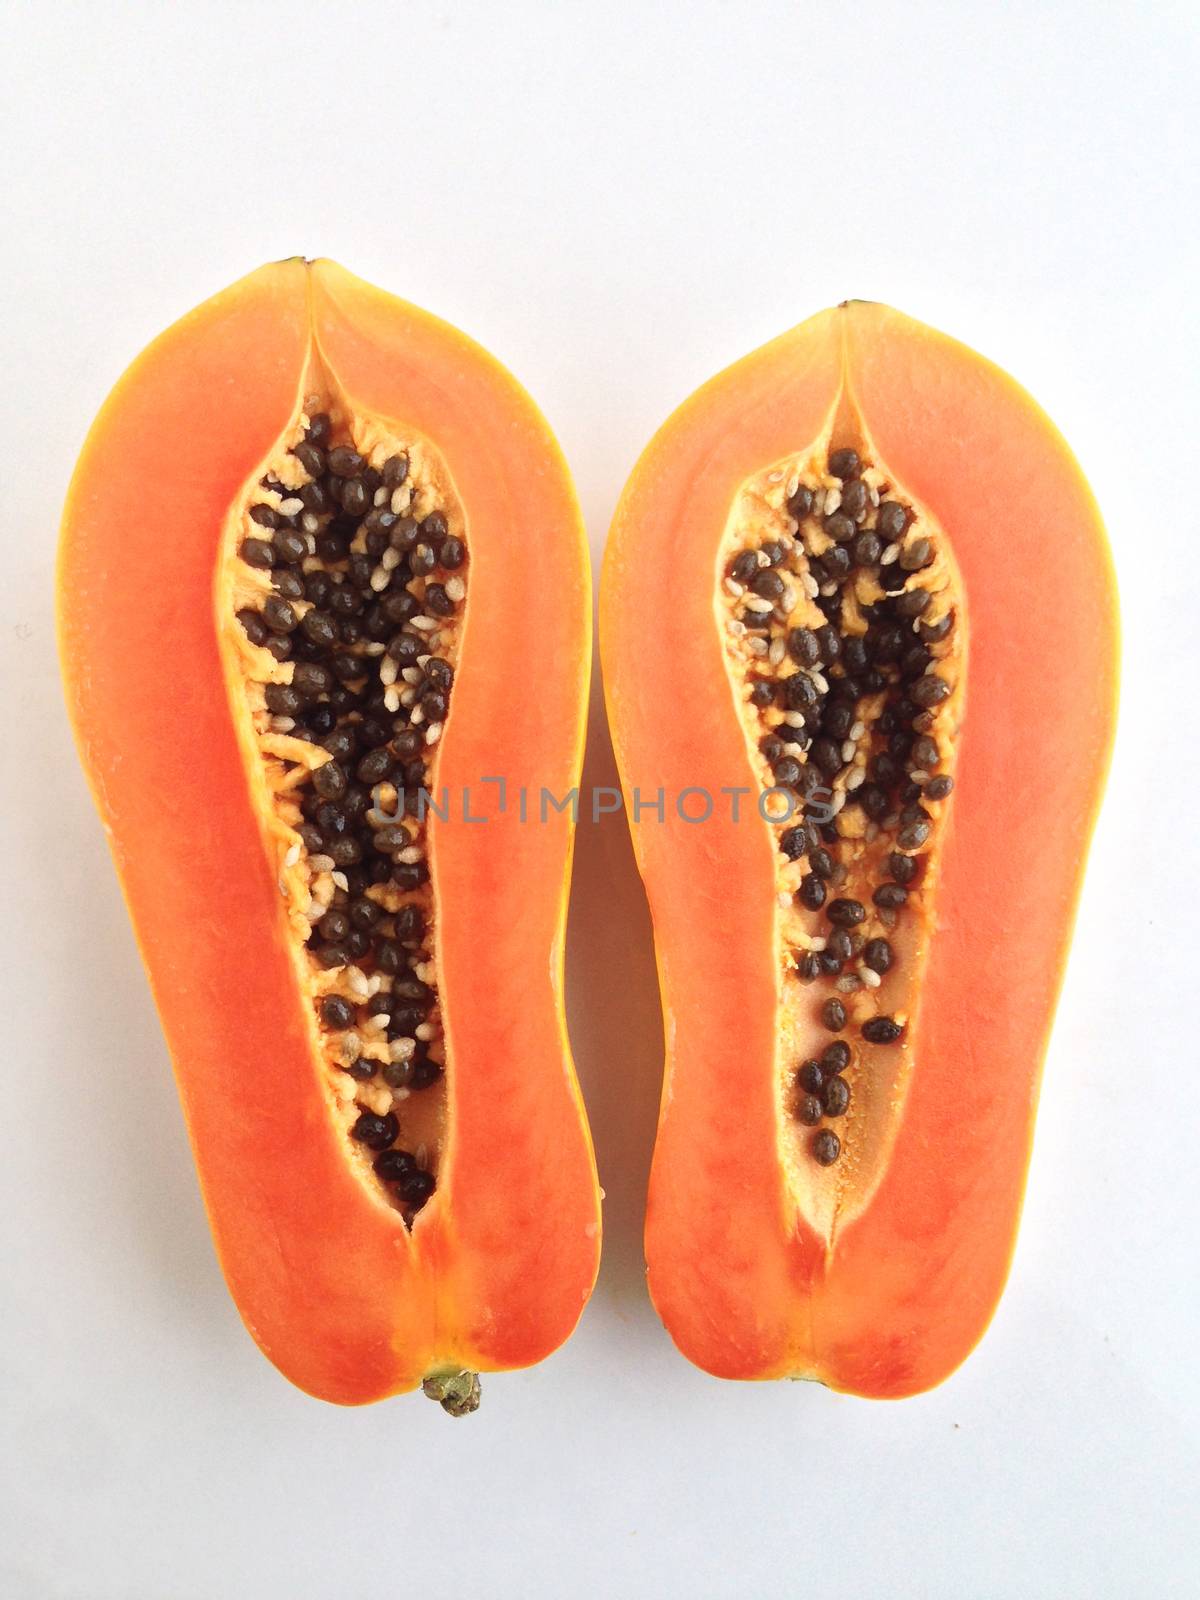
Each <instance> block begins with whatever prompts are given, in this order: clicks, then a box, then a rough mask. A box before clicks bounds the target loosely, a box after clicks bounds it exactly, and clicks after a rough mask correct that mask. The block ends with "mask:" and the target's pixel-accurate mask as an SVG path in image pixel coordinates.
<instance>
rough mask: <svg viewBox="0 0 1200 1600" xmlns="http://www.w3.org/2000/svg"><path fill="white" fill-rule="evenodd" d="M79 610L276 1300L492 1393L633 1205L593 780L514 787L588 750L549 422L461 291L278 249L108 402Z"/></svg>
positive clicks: (99, 773) (151, 920)
mask: <svg viewBox="0 0 1200 1600" xmlns="http://www.w3.org/2000/svg"><path fill="white" fill-rule="evenodd" d="M533 561H535V562H536V566H537V572H538V582H539V586H540V587H541V588H542V590H543V591H544V593H545V596H546V599H547V603H546V604H544V605H543V606H542V607H540V608H539V613H538V626H537V627H536V629H530V628H528V627H527V626H526V621H527V616H528V598H527V596H528V586H529V571H530V563H531V562H533ZM59 628H60V644H61V653H62V659H63V667H64V675H65V681H66V689H67V699H68V704H69V710H70V714H71V718H72V722H73V724H74V728H75V732H76V736H77V740H78V744H79V748H80V752H81V756H82V759H83V763H84V767H85V769H86V772H87V775H88V778H89V780H90V783H91V785H92V789H93V792H94V795H95V799H96V803H97V805H98V807H99V810H100V813H101V816H102V818H103V821H104V825H105V828H106V830H107V833H108V837H109V841H110V844H111V847H112V851H113V855H114V858H115V861H116V865H117V869H118V873H119V876H120V879H121V883H122V887H123V890H124V894H125V898H126V901H127V904H128V908H129V912H130V915H131V917H132V920H133V924H134V929H135V932H136V935H137V939H138V943H139V946H140V949H141V952H142V955H143V957H144V960H145V963H146V966H147V969H148V972H149V976H150V980H151V983H152V986H153V990H154V995H155V999H156V1002H157V1005H158V1009H159V1013H160V1016H161V1019H162V1023H163V1028H164V1031H165V1034H166V1037H167V1042H168V1045H169V1048H170V1052H171V1056H172V1059H173V1062H174V1066H175V1071H176V1076H177V1080H178V1084H179V1090H180V1094H181V1098H182V1101H183V1106H184V1110H185V1113H186V1117H187V1121H188V1126H189V1132H190V1136H191V1140H192V1145H193V1150H194V1154H195V1159H196V1164H197V1169H198V1172H199V1176H200V1181H201V1186H202V1189H203V1193H204V1198H205V1203H206V1206H207V1210H208V1214H209V1218H210V1222H211V1225H212V1229H213V1234H214V1239H215V1242H216V1246H217V1250H218V1254H219V1256H220V1259H221V1263H222V1266H223V1269H224V1272H225V1275H226V1279H227V1281H228V1283H229V1287H230V1289H231V1291H232V1293H233V1296H234V1298H235V1300H236V1302H237V1305H238V1307H239V1310H240V1311H241V1314H242V1316H243V1318H244V1320H245V1322H246V1324H247V1326H248V1328H249V1329H250V1331H251V1333H252V1334H253V1335H254V1337H255V1339H256V1340H257V1341H258V1343H259V1345H260V1346H261V1347H262V1349H263V1351H264V1352H265V1353H266V1354H267V1356H268V1357H269V1358H270V1359H271V1360H272V1361H273V1362H274V1363H275V1365H276V1366H277V1367H279V1369H280V1370H281V1371H282V1372H283V1373H284V1374H285V1375H286V1376H287V1377H288V1378H290V1379H291V1380H292V1381H293V1382H295V1383H296V1384H298V1385H299V1386H300V1387H302V1388H304V1389H306V1390H308V1391H309V1392H311V1393H312V1394H315V1395H318V1396H320V1397H322V1398H325V1399H328V1400H332V1401H338V1402H342V1403H346V1404H355V1403H360V1402H364V1401H370V1400H375V1399H379V1398H382V1397H383V1396H385V1395H388V1394H392V1393H395V1392H398V1391H401V1390H406V1389H412V1388H415V1387H416V1386H418V1385H424V1387H425V1391H426V1393H428V1394H431V1395H432V1396H433V1397H434V1398H437V1399H439V1400H440V1401H441V1403H442V1404H443V1406H444V1407H445V1408H446V1409H447V1410H449V1411H451V1412H452V1413H453V1414H456V1415H457V1414H461V1413H462V1412H464V1411H467V1410H471V1409H473V1406H474V1405H475V1404H477V1402H478V1381H477V1379H476V1378H475V1377H474V1374H475V1373H476V1372H477V1371H479V1370H495V1369H502V1368H510V1367H518V1366H524V1365H528V1364H530V1363H532V1362H535V1361H537V1360H540V1359H541V1358H542V1357H544V1356H545V1355H547V1354H548V1353H549V1352H550V1351H552V1350H553V1349H555V1348H556V1347H557V1346H558V1345H559V1344H560V1343H561V1342H562V1341H563V1340H564V1339H565V1338H566V1337H567V1336H568V1335H569V1334H570V1332H571V1330H572V1328H573V1327H574V1325H575V1323H576V1321H577V1319H578V1317H579V1315H580V1313H581V1311H582V1309H583V1306H584V1304H585V1302H586V1299H587V1297H588V1294H589V1293H590V1290H591V1287H592V1284H593V1281H594V1279H595V1274H596V1269H597V1263H598V1253H599V1241H600V1228H599V1194H598V1189H597V1185H596V1177H595V1168H594V1162H593V1156H592V1148H591V1142H590V1138H589V1134H588V1130H587V1126H586V1122H585V1119H584V1115H583V1109H582V1103H581V1099H580V1096H579V1091H578V1086H577V1084H576V1081H575V1076H574V1071H573V1067H572V1062H571V1056H570V1052H569V1048H568V1042H567V1037H566V1031H565V1025H564V1018H563V1004H562V964H563V925H564V916H565V905H566V890H567V879H568V873H569V865H570V854H571V843H572V816H571V813H570V811H569V809H563V810H557V809H552V810H549V811H548V813H547V814H546V815H544V816H541V817H539V818H538V823H537V825H536V826H535V825H531V824H530V822H529V820H528V819H527V818H524V817H522V815H521V814H520V810H519V808H518V806H517V805H516V803H515V797H516V796H517V795H518V794H519V793H520V792H521V791H522V790H526V789H529V790H532V791H533V792H535V793H536V792H537V791H538V790H539V789H541V788H543V787H544V788H546V789H548V790H550V791H552V792H553V793H555V794H559V793H562V792H567V791H569V790H571V788H572V787H573V786H574V785H575V784H576V782H577V781H578V774H579V768H580V762H581V757H582V743H583V719H584V708H585V697H586V690H587V680H588V670H589V660H590V647H591V646H590V629H591V610H590V576H589V565H588V557H587V550H586V545H585V541H584V536H583V530H582V524H581V521H580V516H579V511H578V508H577V505H576V501H575V496H574V491H573V489H572V485H571V482H570V478H569V475H568V473H567V470H566V467H565V464H564V462H563V460H562V457H561V455H560V453H559V450H558V448H557V445H556V444H555V441H554V439H553V436H552V435H551V433H550V430H549V428H548V427H547V425H546V423H545V421H544V420H543V418H542V417H541V416H540V414H539V413H538V411H537V410H536V408H535V407H534V405H533V403H532V402H531V400H530V399H529V397H528V396H527V395H526V394H525V392H524V391H523V390H522V389H521V388H520V387H519V386H518V385H517V383H516V382H515V380H514V379H513V378H512V377H511V376H510V375H509V374H508V373H507V372H506V371H505V370H504V369H503V368H501V367H500V366H499V364H498V363H497V362H495V361H494V360H493V359H492V358H491V357H490V356H489V355H487V354H486V353H485V352H484V351H483V350H481V349H480V348H479V346H477V345H475V344H474V343H473V342H472V341H471V340H469V339H468V338H467V337H466V336H465V335H463V334H461V333H459V332H458V331H457V330H456V329H454V328H452V327H450V326H449V325H448V324H446V323H443V322H440V321H438V320H437V319H436V318H434V317H432V316H429V315H428V314H426V313H425V312H422V311H419V310H418V309H416V308H415V307H413V306H411V305H408V304H406V303H405V302H403V301H400V300H397V299H394V298H392V297H391V296H389V295H386V294H384V293H383V292H381V291H379V290H377V289H374V288H372V287H371V286H369V285H368V284H366V283H363V282H362V281H361V280H359V279H357V278H355V277H353V276H352V275H351V274H350V273H348V272H346V271H345V270H344V269H342V268H341V267H338V266H336V265H335V264H334V263H332V262H328V261H317V262H313V263H309V262H304V261H301V260H291V261H285V262H280V263H277V264H275V265H272V266H268V267H264V268H262V269H261V270H260V271H258V272H255V273H252V274H251V275H250V276H249V277H246V278H244V279H242V280H241V281H240V282H238V283H236V284H234V285H233V286H232V287H231V288H229V289H227V290H225V291H224V292H223V293H221V294H218V295H217V296H216V297H215V298H213V299H212V300H210V301H208V302H207V303H206V304H204V305H203V306H201V307H199V308H198V309H197V310H196V311H193V312H192V313H191V314H190V315H189V316H187V317H185V318H184V319H183V320H182V321H181V322H179V323H177V324H176V325H175V326H174V327H172V328H171V329H169V330H168V331H167V332H166V333H164V334H163V335H162V336H161V337H160V338H159V339H157V340H156V341H155V342H154V343H153V344H152V345H151V346H150V347H149V348H148V349H147V350H146V351H145V352H144V353H143V354H142V355H141V356H140V357H139V358H138V360H137V361H136V362H135V363H134V364H133V366H132V367H131V368H130V369H129V371H128V372H127V373H126V375H125V376H124V378H123V379H122V380H121V381H120V382H119V383H118V385H117V387H116V388H115V390H114V391H113V393H112V395H111V396H110V398H109V400H108V401H107V403H106V405H105V406H104V408H103V410H102V411H101V413H100V415H99V417H98V418H97V420H96V423H95V424H94V426H93V428H92V431H91V433H90V434H89V436H88V439H87V442H86V444H85V446H84V449H83V453H82V455H81V458H80V461H79V464H78V467H77V469H76V472H75V476H74V479H73V481H72V484H71V488H70V492H69V496H68V501H67V507H66V512H65V516H64V523H63V531H62V539H61V548H60V561H59Z"/></svg>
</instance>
